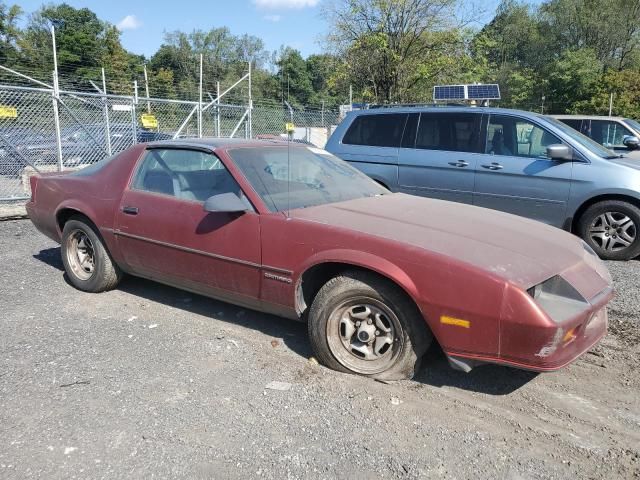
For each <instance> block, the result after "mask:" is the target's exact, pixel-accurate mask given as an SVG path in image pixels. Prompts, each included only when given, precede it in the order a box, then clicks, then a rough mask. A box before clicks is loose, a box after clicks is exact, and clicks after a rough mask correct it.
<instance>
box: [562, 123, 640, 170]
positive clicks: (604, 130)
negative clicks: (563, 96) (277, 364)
mask: <svg viewBox="0 0 640 480" xmlns="http://www.w3.org/2000/svg"><path fill="white" fill-rule="evenodd" d="M553 117H554V118H556V119H558V120H560V121H561V122H562V123H566V124H567V125H569V126H570V127H571V128H574V129H575V130H577V131H579V132H580V133H582V134H583V135H586V136H587V137H589V138H591V139H592V140H595V141H596V142H598V143H599V144H601V145H604V146H605V147H607V148H609V149H610V150H613V151H614V152H616V153H619V154H621V155H625V156H627V157H629V158H633V159H634V160H640V122H637V121H636V120H632V119H630V118H622V117H598V116H586V115H553Z"/></svg>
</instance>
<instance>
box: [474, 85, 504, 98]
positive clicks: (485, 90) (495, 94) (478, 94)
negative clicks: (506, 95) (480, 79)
mask: <svg viewBox="0 0 640 480" xmlns="http://www.w3.org/2000/svg"><path fill="white" fill-rule="evenodd" d="M467 99H469V100H500V86H499V85H497V84H487V85H467Z"/></svg>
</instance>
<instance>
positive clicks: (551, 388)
mask: <svg viewBox="0 0 640 480" xmlns="http://www.w3.org/2000/svg"><path fill="white" fill-rule="evenodd" d="M0 261H1V264H0V265H1V266H0V281H1V285H0V311H1V314H0V478H2V479H14V478H15V479H25V478H47V479H50V478H65V479H66V478H87V479H89V478H90V479H95V478H109V479H113V478H127V479H130V478H242V479H245V478H277V479H283V478H327V479H332V478H403V479H404V478H473V479H474V480H478V479H485V478H486V479H495V478H503V479H530V478H531V479H533V478H594V479H611V478H640V335H639V334H638V331H639V330H638V329H639V327H640V299H639V295H638V285H639V281H640V261H632V262H627V263H610V264H609V268H610V270H611V272H612V274H613V275H614V279H615V282H616V288H617V297H616V299H615V300H614V302H613V303H612V305H611V308H610V321H611V328H610V334H609V335H608V336H607V337H606V338H605V339H604V341H603V342H602V343H601V344H600V345H599V346H598V347H597V348H595V349H594V350H593V351H591V352H589V353H588V354H586V355H584V356H583V357H582V358H581V359H580V360H579V361H577V362H576V363H574V364H573V365H571V366H569V367H568V368H565V369H564V370H561V371H560V372H557V373H546V374H540V375H536V374H532V373H529V372H524V371H519V370H514V369H510V368H505V367H495V366H485V367H480V368H477V369H476V370H474V371H473V372H471V373H469V374H464V373H461V372H456V371H453V370H451V369H450V368H449V367H448V365H447V363H446V361H445V359H444V358H443V356H442V353H441V352H440V351H439V350H438V349H437V348H432V349H431V350H430V351H429V353H428V354H427V357H426V359H425V362H424V365H423V368H422V369H421V371H420V372H419V374H418V375H417V377H416V379H414V380H412V381H403V382H396V383H393V384H383V383H379V382H375V381H372V380H369V379H366V378H360V377H355V376H350V375H344V374H340V373H336V372H333V371H330V370H327V369H325V368H323V367H321V366H318V365H316V364H314V363H313V362H312V361H309V357H310V356H311V351H310V347H309V344H308V341H307V338H306V329H305V326H304V325H302V324H299V323H295V322H291V321H288V320H284V319H281V318H277V317H272V316H268V315H264V314H260V313H256V312H252V311H249V310H244V309H241V308H237V307H233V306H230V305H227V304H224V303H221V302H217V301H214V300H211V299H207V298H204V297H199V296H196V295H192V294H189V293H185V292H182V291H180V290H176V289H172V288H168V287H164V286H161V285H158V284H155V283H152V282H149V281H145V280H139V279H135V278H129V279H127V280H126V281H124V282H123V283H122V284H121V286H120V287H119V288H118V289H117V290H115V291H112V292H109V293H104V294H98V295H91V294H85V293H82V292H79V291H77V290H75V289H73V288H72V287H71V286H70V285H69V284H68V283H67V282H66V280H65V277H64V274H63V272H62V263H61V260H60V251H59V248H58V246H57V245H56V244H54V243H53V242H51V241H50V240H48V239H46V238H45V237H43V236H42V235H40V234H38V233H37V232H36V231H35V229H34V228H33V227H32V226H31V224H30V222H29V221H27V220H18V221H6V222H0ZM271 382H283V383H282V384H271ZM274 388H275V389H274ZM278 388H279V389H278Z"/></svg>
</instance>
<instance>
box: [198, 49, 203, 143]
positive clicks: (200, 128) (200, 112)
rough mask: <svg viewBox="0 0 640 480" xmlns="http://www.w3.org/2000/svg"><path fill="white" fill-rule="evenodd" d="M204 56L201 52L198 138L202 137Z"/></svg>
mask: <svg viewBox="0 0 640 480" xmlns="http://www.w3.org/2000/svg"><path fill="white" fill-rule="evenodd" d="M202 57H203V55H202V54H200V87H199V89H198V138H202Z"/></svg>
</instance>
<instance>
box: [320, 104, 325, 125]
mask: <svg viewBox="0 0 640 480" xmlns="http://www.w3.org/2000/svg"><path fill="white" fill-rule="evenodd" d="M320 122H322V126H323V127H324V100H322V110H320Z"/></svg>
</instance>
